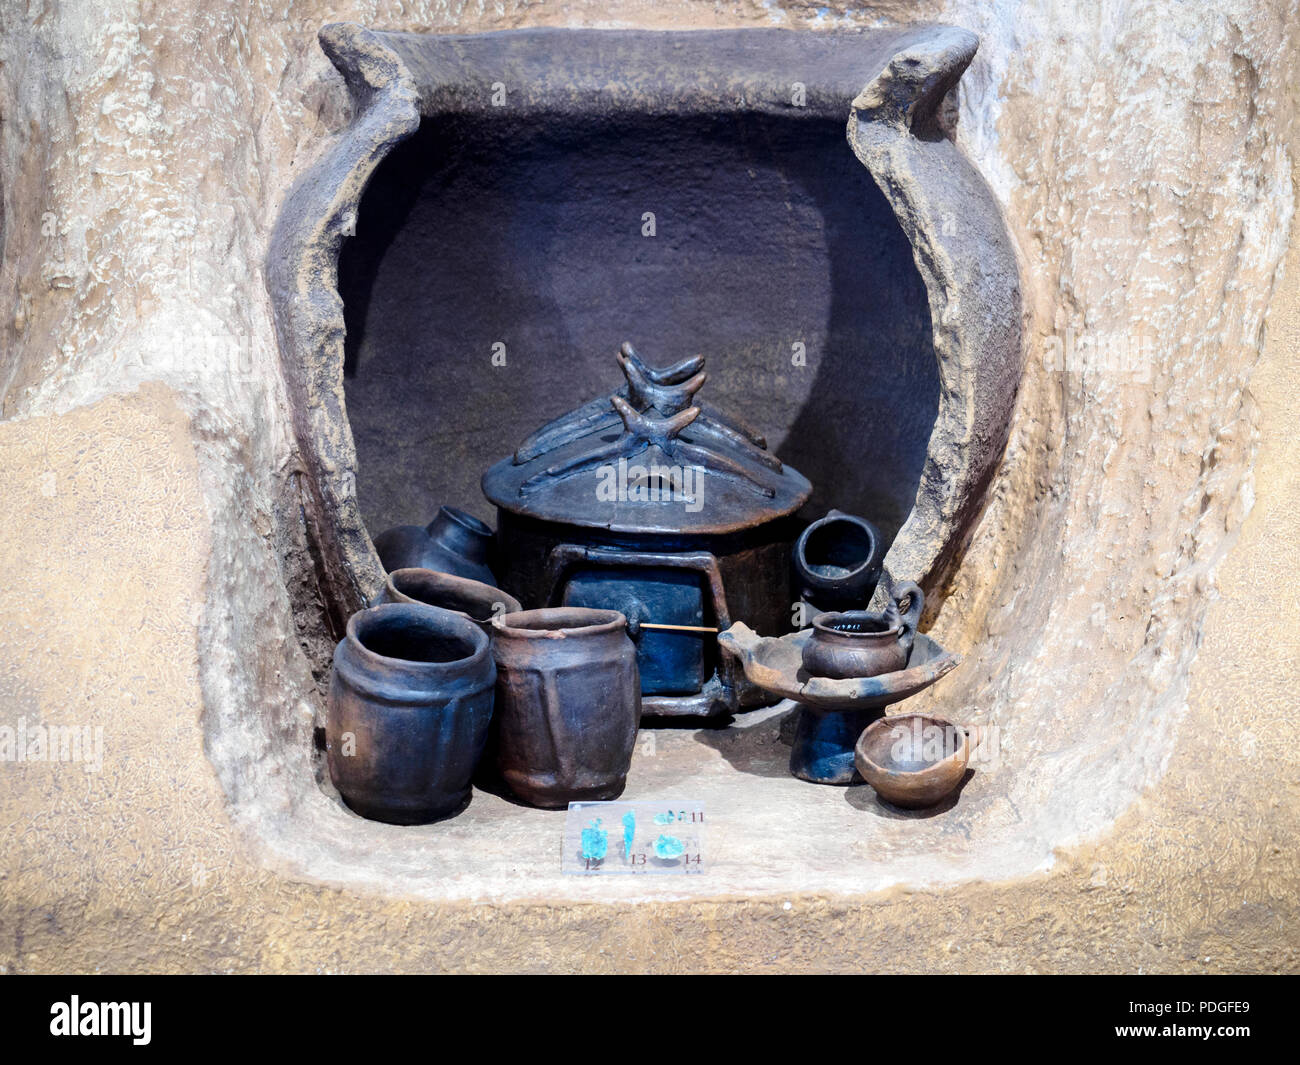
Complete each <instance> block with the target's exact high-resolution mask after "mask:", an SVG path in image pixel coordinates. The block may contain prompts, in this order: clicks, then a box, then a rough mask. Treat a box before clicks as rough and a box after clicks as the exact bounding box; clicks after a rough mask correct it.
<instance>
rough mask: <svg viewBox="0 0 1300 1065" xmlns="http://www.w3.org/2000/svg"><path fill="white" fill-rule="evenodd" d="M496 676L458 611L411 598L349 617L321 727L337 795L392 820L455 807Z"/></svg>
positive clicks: (482, 641)
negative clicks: (412, 600)
mask: <svg viewBox="0 0 1300 1065" xmlns="http://www.w3.org/2000/svg"><path fill="white" fill-rule="evenodd" d="M495 682H496V667H495V665H494V664H493V661H492V654H491V650H490V647H489V641H488V637H487V634H486V633H484V632H483V630H482V629H480V628H479V627H478V626H477V625H475V624H473V623H472V622H470V621H468V620H467V619H465V618H463V617H461V616H460V615H459V614H453V613H451V612H450V611H447V610H440V609H438V608H436V607H431V606H424V605H422V604H409V603H392V604H385V605H383V606H377V607H373V608H372V609H370V610H361V611H358V612H357V613H356V614H353V615H352V617H351V618H350V619H349V620H348V627H347V635H346V636H345V637H344V638H343V639H342V640H340V641H339V644H338V647H336V648H335V650H334V668H333V671H332V674H331V678H330V694H329V718H328V722H327V725H326V733H325V735H326V751H327V757H328V761H329V770H330V779H331V780H332V781H333V782H334V786H335V787H336V788H338V790H339V794H340V795H342V796H343V801H344V802H345V803H347V805H348V806H349V807H350V808H351V809H353V810H355V811H356V812H357V813H359V814H360V815H361V816H362V817H368V818H370V819H371V820H374V821H387V822H389V823H390V824H396V825H413V824H423V823H425V822H428V821H436V820H438V819H440V818H443V817H447V816H449V815H451V814H453V813H455V812H456V811H457V810H458V809H459V808H460V807H461V805H462V804H463V803H464V802H465V799H466V798H467V797H468V795H469V789H470V778H471V776H472V775H473V773H474V768H475V766H476V765H477V763H478V760H479V758H480V757H482V754H483V747H484V744H485V743H486V741H487V734H488V725H489V723H490V721H491V717H492V693H493V686H494V684H495Z"/></svg>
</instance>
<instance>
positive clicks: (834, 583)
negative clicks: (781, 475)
mask: <svg viewBox="0 0 1300 1065" xmlns="http://www.w3.org/2000/svg"><path fill="white" fill-rule="evenodd" d="M881 547H882V541H881V537H880V531H879V530H878V529H877V528H876V527H875V526H874V525H872V524H871V522H869V521H867V519H866V518H859V517H857V516H855V515H853V514H844V513H842V512H841V511H838V510H832V511H830V512H829V513H828V514H827V515H826V516H825V517H824V518H819V519H818V520H817V521H815V522H813V523H812V524H811V525H809V526H808V528H806V529H804V531H803V532H802V533H801V534H800V535H799V539H798V540H796V541H795V545H794V551H793V555H792V559H793V563H794V574H795V588H796V590H797V591H798V593H799V597H800V598H801V599H802V600H803V601H804V602H805V603H808V604H809V605H811V606H813V607H816V608H817V609H818V610H822V611H832V610H853V609H855V608H860V607H865V606H866V605H867V604H868V603H869V602H871V596H872V594H873V593H874V592H875V590H876V585H877V584H878V583H879V581H880V571H881V564H882V562H883V557H884V553H883V551H882V550H881Z"/></svg>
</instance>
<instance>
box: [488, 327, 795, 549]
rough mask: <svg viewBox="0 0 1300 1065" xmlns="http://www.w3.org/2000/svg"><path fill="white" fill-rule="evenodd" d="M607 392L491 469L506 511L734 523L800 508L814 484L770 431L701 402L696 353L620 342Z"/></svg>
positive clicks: (750, 523) (605, 520) (711, 530)
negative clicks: (659, 358)
mask: <svg viewBox="0 0 1300 1065" xmlns="http://www.w3.org/2000/svg"><path fill="white" fill-rule="evenodd" d="M618 363H619V366H620V367H621V369H622V370H623V374H624V376H625V377H626V379H627V380H626V383H625V384H624V386H623V387H622V388H620V389H619V390H618V391H616V392H615V393H613V394H612V395H610V396H604V397H601V398H599V399H594V400H592V401H590V402H589V403H585V404H583V405H582V406H580V407H578V408H577V409H576V410H573V411H571V412H569V413H568V414H565V415H562V416H560V417H559V418H556V419H555V420H554V421H552V422H548V423H547V424H546V425H544V426H542V427H541V428H540V429H538V430H537V431H536V432H535V433H533V434H532V435H531V436H530V437H528V439H526V440H525V441H524V442H523V443H522V444H520V445H519V448H518V449H517V450H516V451H515V453H514V454H513V455H511V456H509V457H507V458H505V459H502V460H501V461H500V462H498V463H497V464H496V465H495V466H493V467H492V468H491V469H489V470H488V471H487V472H486V473H485V474H484V475H483V494H484V495H485V496H487V498H488V500H489V501H490V502H491V503H493V504H494V505H495V506H497V507H498V508H500V509H501V510H503V511H508V512H510V513H513V514H519V515H523V516H526V517H531V518H536V519H538V520H541V521H551V522H559V523H563V524H569V525H579V526H585V527H588V528H598V529H609V530H610V531H612V532H620V533H676V534H683V533H685V534H691V533H696V534H715V533H729V532H738V531H741V530H744V529H749V528H753V527H754V526H756V525H760V524H762V523H764V522H767V521H771V520H774V519H776V518H779V517H783V516H785V515H787V514H791V513H793V512H794V511H796V510H798V509H799V507H801V506H802V505H803V504H804V502H805V501H806V500H807V498H808V495H809V493H810V492H811V491H812V486H811V485H810V484H809V482H808V479H807V478H806V477H804V476H803V475H802V474H800V473H799V472H798V471H797V470H795V469H793V468H792V467H790V466H787V465H785V464H783V463H782V462H781V461H780V460H779V459H778V458H777V457H776V456H775V455H773V454H772V453H771V452H770V451H768V450H767V442H766V440H764V438H763V437H762V435H760V434H759V433H757V432H755V431H754V430H753V429H751V428H749V427H748V426H746V425H745V424H744V423H743V422H741V421H739V420H737V419H735V418H731V417H729V416H727V415H724V414H722V413H721V412H719V411H717V410H716V409H714V408H713V407H711V406H709V405H708V404H705V403H699V402H697V401H696V393H697V392H699V390H700V389H701V387H703V385H704V382H705V380H706V379H707V377H708V375H707V374H705V373H704V372H703V368H704V357H703V356H702V355H696V356H693V357H692V358H689V359H684V360H683V361H681V362H679V363H676V364H675V365H673V366H668V367H664V368H659V369H656V368H652V367H650V366H648V365H646V363H645V362H644V361H642V359H641V358H640V356H638V355H637V353H636V351H635V350H634V349H633V347H632V345H631V344H628V343H624V344H623V346H622V348H621V349H620V351H619V353H618Z"/></svg>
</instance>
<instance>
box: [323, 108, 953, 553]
mask: <svg viewBox="0 0 1300 1065" xmlns="http://www.w3.org/2000/svg"><path fill="white" fill-rule="evenodd" d="M647 213H653V215H654V226H655V235H654V236H644V235H643V234H642V230H643V226H644V225H645V218H644V216H645V215H646V214H647ZM339 280H340V291H341V294H342V297H343V300H344V304H345V317H346V323H347V348H346V351H347V357H346V364H345V388H346V393H347V406H348V416H349V420H350V422H351V426H352V432H353V435H354V438H355V440H356V446H357V458H358V471H357V473H358V477H357V491H358V494H359V498H360V504H361V508H362V512H363V515H364V517H365V520H366V522H367V525H368V527H369V529H370V531H371V534H372V535H374V534H377V533H378V532H380V531H382V530H383V529H385V528H387V527H389V526H391V525H395V524H401V523H414V522H418V523H421V524H423V523H424V522H427V521H428V520H429V519H430V518H431V517H432V516H433V514H434V513H435V512H436V510H437V508H438V506H439V505H440V504H444V503H450V504H454V505H456V506H460V507H464V508H466V509H467V510H470V511H472V512H474V513H477V514H479V515H480V516H482V517H484V518H491V517H492V513H491V509H490V507H489V506H488V504H487V502H486V501H485V500H484V499H483V497H482V494H481V492H480V490H479V477H480V475H481V474H482V472H483V470H484V469H486V467H487V466H489V465H490V464H491V463H493V462H495V461H496V460H498V459H499V458H501V457H503V456H505V455H507V454H509V453H510V452H512V451H513V450H514V448H515V447H516V446H517V445H518V444H519V442H520V441H521V440H522V439H523V438H524V436H525V435H526V434H528V433H529V432H531V431H532V430H533V429H535V428H537V427H538V426H539V425H541V424H542V423H543V422H545V421H547V420H548V419H550V418H552V417H555V416H556V415H559V414H562V413H564V412H566V411H568V410H571V409H572V408H574V407H575V406H577V405H578V404H579V403H580V402H583V401H585V400H588V399H590V398H592V397H594V396H597V395H601V394H608V393H609V392H611V391H612V390H613V389H614V388H615V387H616V386H618V385H620V384H621V383H622V380H623V379H622V375H621V373H620V372H619V369H618V366H617V364H616V362H615V358H614V356H615V352H616V351H617V350H618V346H619V344H620V342H621V341H623V340H630V341H631V342H632V343H633V345H634V346H636V347H637V349H638V350H639V351H640V352H641V354H642V355H643V356H644V357H645V358H646V359H647V361H649V362H650V363H652V364H659V365H662V364H667V363H669V362H675V361H677V360H679V359H681V358H683V357H684V356H686V355H690V354H695V353H697V352H698V353H703V354H704V355H706V356H707V359H708V364H707V367H706V368H707V371H708V374H709V380H708V383H707V384H706V385H705V386H704V390H703V392H702V394H701V395H702V398H703V399H705V400H706V401H707V402H710V403H712V404H713V405H714V406H716V407H718V408H719V409H721V410H723V411H725V412H728V413H731V414H734V415H736V416H738V417H741V418H744V419H745V420H747V421H749V422H750V423H751V424H752V425H754V426H755V427H756V428H758V429H759V430H760V431H762V432H764V433H765V434H766V435H767V438H768V442H769V446H771V447H772V448H773V449H774V450H775V451H776V452H777V454H778V455H779V456H780V457H781V458H782V459H784V460H786V461H788V462H790V463H791V464H793V465H794V466H795V467H796V468H797V469H798V470H800V471H801V472H802V473H803V474H805V475H806V476H807V477H808V478H809V479H810V480H811V481H812V483H813V486H814V495H813V497H812V500H811V501H810V503H809V505H808V507H807V508H806V510H805V511H804V513H805V514H806V515H807V516H810V517H815V516H819V515H820V514H822V513H824V512H825V511H826V509H828V508H829V507H831V506H835V507H838V508H839V509H841V510H844V511H848V512H850V513H856V514H861V515H862V516H864V517H867V518H869V519H871V520H872V521H873V522H875V523H877V524H878V525H879V526H880V528H881V530H882V532H883V533H884V535H885V537H886V540H887V541H888V540H890V539H892V537H893V535H894V533H895V532H896V531H897V529H898V526H899V525H900V524H901V522H902V521H903V519H904V518H905V517H906V515H907V512H908V510H909V509H910V507H911V505H912V502H913V499H914V498H915V495H916V487H917V484H918V481H919V479H920V475H921V470H922V465H923V462H924V458H925V452H926V445H927V443H928V440H929V436H930V432H931V429H932V427H933V424H934V419H935V415H936V412H937V409H938V374H937V370H936V366H935V358H934V352H933V348H932V341H931V328H930V314H929V307H928V304H927V302H926V293H925V288H924V285H923V284H922V282H921V279H920V276H919V275H918V273H917V271H916V268H915V265H914V263H913V261H912V253H911V249H910V247H909V245H908V243H907V240H906V238H905V237H904V235H903V233H902V231H901V230H900V228H899V226H898V223H897V221H896V219H895V218H894V216H893V214H892V213H891V211H890V209H889V207H888V205H887V204H886V202H885V199H884V197H883V196H882V195H881V193H880V191H879V190H878V189H877V188H876V186H875V184H874V182H873V181H872V179H871V177H870V175H869V174H868V173H867V171H866V170H865V169H864V168H863V167H862V166H861V164H859V163H858V161H857V160H856V159H855V158H854V156H853V154H852V152H851V151H850V149H849V147H848V144H847V143H846V141H845V134H844V121H843V120H842V119H834V120H830V119H821V118H814V117H806V116H805V117H791V118H776V117H771V116H764V115H758V114H751V113H719V114H713V115H694V116H689V115H681V116H662V115H645V116H640V117H637V116H629V115H617V116H610V115H600V114H593V115H591V116H590V117H584V118H574V117H571V116H566V117H560V116H552V117H550V118H540V119H539V118H538V117H536V116H532V117H528V118H525V117H522V116H515V117H511V115H510V114H509V112H508V111H501V110H493V109H488V110H487V111H485V112H484V113H475V114H458V115H443V116H438V117H436V118H430V119H426V120H425V121H424V122H423V123H422V125H421V127H420V129H419V130H418V132H417V133H416V134H415V135H414V136H413V137H412V138H410V139H409V140H408V141H406V142H404V143H403V144H401V145H399V146H397V147H396V148H395V149H394V150H393V151H392V153H391V154H390V155H389V156H388V157H387V158H386V159H385V160H384V162H383V163H382V164H381V166H380V168H379V170H378V172H377V173H376V174H375V176H374V178H373V180H372V181H371V183H370V186H369V188H368V189H367V191H366V194H365V196H364V198H363V201H362V204H361V210H360V213H359V217H358V222H357V232H356V236H355V237H354V238H352V239H351V240H349V241H348V242H347V244H346V245H345V247H344V251H343V254H342V257H341V261H340V269H339ZM498 344H503V345H505V361H506V365H505V366H494V365H493V352H494V345H498ZM796 344H801V345H803V350H804V351H805V352H806V365H804V366H799V365H794V364H793V362H792V355H794V354H795V351H796V349H795V347H794V345H796ZM497 350H499V349H497Z"/></svg>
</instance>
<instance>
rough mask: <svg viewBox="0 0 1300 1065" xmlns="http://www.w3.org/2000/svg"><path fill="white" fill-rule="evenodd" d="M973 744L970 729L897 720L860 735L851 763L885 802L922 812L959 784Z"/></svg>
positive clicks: (931, 720)
mask: <svg viewBox="0 0 1300 1065" xmlns="http://www.w3.org/2000/svg"><path fill="white" fill-rule="evenodd" d="M973 743H974V737H972V735H971V731H970V730H969V729H966V728H963V727H962V726H961V725H954V724H953V723H952V722H950V721H945V720H944V719H943V718H941V717H928V716H926V715H925V714H899V715H897V716H896V717H882V718H881V719H880V720H879V721H873V722H872V723H871V724H870V725H868V726H867V727H866V729H864V730H863V732H862V735H861V736H859V737H858V742H857V745H856V746H855V747H854V749H853V755H854V757H853V762H854V764H855V765H856V766H857V767H858V772H859V773H861V774H862V778H863V779H864V780H865V781H866V782H867V783H868V784H870V785H871V786H872V787H873V788H875V789H876V792H877V794H879V795H880V797H881V798H882V799H884V800H885V801H886V802H889V803H892V804H893V805H894V806H901V807H903V808H904V809H907V810H920V809H924V808H925V807H927V806H934V805H936V804H937V803H939V802H941V801H942V800H943V799H944V798H945V797H946V796H947V795H949V794H950V793H951V792H952V791H953V790H954V789H955V788H956V787H957V785H958V784H960V783H961V780H962V777H963V776H965V774H966V764H967V763H968V762H969V761H970V752H971V747H972V745H973Z"/></svg>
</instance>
